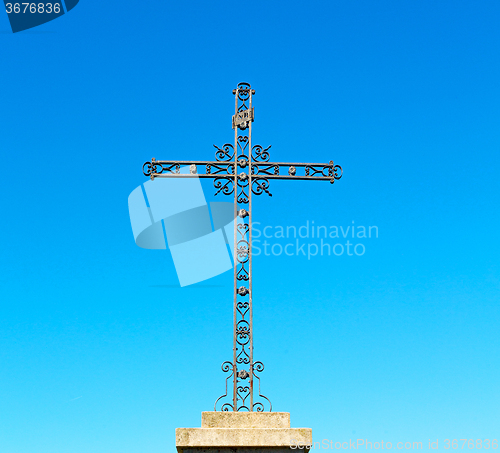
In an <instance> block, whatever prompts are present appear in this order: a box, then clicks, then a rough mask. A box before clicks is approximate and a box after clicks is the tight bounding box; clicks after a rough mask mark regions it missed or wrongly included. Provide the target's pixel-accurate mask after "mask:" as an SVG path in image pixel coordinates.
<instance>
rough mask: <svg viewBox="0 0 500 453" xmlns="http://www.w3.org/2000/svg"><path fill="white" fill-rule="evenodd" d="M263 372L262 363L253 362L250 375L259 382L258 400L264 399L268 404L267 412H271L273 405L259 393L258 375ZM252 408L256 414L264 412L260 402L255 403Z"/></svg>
mask: <svg viewBox="0 0 500 453" xmlns="http://www.w3.org/2000/svg"><path fill="white" fill-rule="evenodd" d="M262 371H264V364H263V363H262V362H254V363H253V365H252V373H253V375H254V377H256V378H257V379H258V380H259V398H264V399H265V400H266V401H267V402H268V403H269V412H272V410H273V405H272V403H271V400H270V399H269V398H268V397H267V396H264V395H262V394H261V393H260V377H259V374H260V373H262ZM253 408H254V409H255V408H256V409H255V410H256V411H257V412H263V411H264V404H262V403H261V402H260V401H257V402H256V403H254V404H253Z"/></svg>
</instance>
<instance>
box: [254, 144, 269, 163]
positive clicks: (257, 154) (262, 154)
mask: <svg viewBox="0 0 500 453" xmlns="http://www.w3.org/2000/svg"><path fill="white" fill-rule="evenodd" d="M271 146H272V145H269V146H268V147H267V148H265V149H263V148H262V146H261V145H255V146H252V159H253V160H254V161H255V162H268V161H269V153H268V150H269V148H271Z"/></svg>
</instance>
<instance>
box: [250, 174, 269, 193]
mask: <svg viewBox="0 0 500 453" xmlns="http://www.w3.org/2000/svg"><path fill="white" fill-rule="evenodd" d="M263 192H265V193H267V194H268V195H269V196H270V197H272V196H273V194H272V193H271V192H269V181H268V180H267V179H266V178H260V177H258V178H252V193H253V194H255V195H261V194H262V193H263Z"/></svg>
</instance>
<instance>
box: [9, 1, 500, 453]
mask: <svg viewBox="0 0 500 453" xmlns="http://www.w3.org/2000/svg"><path fill="white" fill-rule="evenodd" d="M499 24H500V3H499V2H497V1H481V2H472V1H470V2H465V1H457V0H454V1H439V2H435V1H422V0H419V1H413V0H412V1H404V2H400V1H392V2H387V1H377V2H373V1H338V0H334V1H324V2H261V1H254V2H250V3H248V2H247V3H242V4H239V3H236V2H199V1H194V2H175V3H173V2H170V1H153V2H141V1H125V2H103V1H99V2H98V1H90V0H82V1H81V2H80V3H79V4H78V6H77V7H75V8H74V9H73V10H72V11H71V12H69V13H68V14H67V15H65V16H64V17H61V18H59V19H57V20H55V21H53V22H50V23H47V24H45V25H42V26H40V27H37V28H35V29H32V30H30V31H26V32H22V33H18V34H15V35H14V34H12V33H11V32H10V26H9V23H8V19H7V15H6V14H0V31H1V33H0V39H1V41H2V45H1V46H0V49H1V51H0V52H1V62H2V70H1V72H0V85H1V87H2V89H1V97H0V100H1V104H0V105H1V107H0V108H1V134H0V150H1V151H0V156H1V158H0V159H1V168H2V178H1V185H2V196H1V197H0V208H1V213H2V217H1V219H2V221H1V223H0V229H1V230H0V231H1V238H2V248H1V255H0V265H1V273H0V299H1V305H0V307H1V308H0V364H1V366H0V452H1V453H34V452H36V453H88V452H92V453H101V452H102V453H139V452H141V453H142V452H145V451H148V452H158V453H159V452H167V451H169V452H172V451H174V448H175V447H174V445H175V438H174V429H175V428H176V427H182V426H183V427H190V426H191V427H196V426H199V425H200V413H201V411H204V410H211V408H212V407H213V402H214V400H215V399H216V398H217V397H218V396H219V395H220V394H221V393H223V385H224V380H223V379H224V377H223V374H222V372H221V371H220V364H221V363H222V362H223V361H225V360H228V359H230V358H231V348H232V345H231V341H232V334H231V328H232V326H231V322H232V314H231V310H232V276H231V273H230V272H229V273H226V274H223V275H221V276H220V277H217V278H215V279H213V280H210V281H207V282H204V283H203V284H199V285H195V286H193V287H187V288H180V287H178V280H177V277H176V274H175V270H174V266H173V263H172V259H171V257H170V255H169V252H168V251H163V252H162V251H149V250H143V249H140V248H138V247H137V246H136V245H135V244H134V240H133V236H132V231H131V227H130V222H129V218H128V209H127V197H128V195H129V193H130V192H131V191H132V190H133V189H134V188H135V187H137V186H138V185H139V184H141V183H142V182H144V181H145V178H144V177H143V176H142V173H141V167H142V163H143V162H144V161H146V160H149V159H150V158H151V157H153V156H154V157H156V158H164V159H176V158H179V159H189V158H192V159H210V158H212V156H213V151H214V149H213V147H212V144H214V143H215V144H219V145H221V144H223V143H225V142H227V141H230V140H231V139H232V131H231V125H230V121H231V115H232V114H233V109H234V100H233V96H232V94H231V90H232V89H233V88H235V87H236V84H237V83H238V82H240V81H247V82H250V83H251V84H252V86H253V87H254V88H255V90H256V95H255V98H254V101H255V108H256V122H255V126H254V141H255V143H260V144H262V145H268V144H272V145H273V147H272V153H273V154H272V158H273V159H274V160H278V161H287V160H288V161H312V162H314V161H318V162H324V161H329V160H330V159H333V160H334V161H335V162H336V163H339V164H341V165H342V166H343V168H344V177H343V179H342V180H341V181H339V182H337V183H335V185H334V186H331V185H330V184H328V183H311V182H307V183H300V182H291V183H284V182H273V189H274V190H273V197H272V198H269V197H264V196H261V197H260V198H259V199H258V200H256V201H257V203H256V204H255V208H254V216H255V220H257V221H260V222H261V223H262V225H270V226H277V225H283V226H287V225H288V226H289V225H295V226H297V227H299V226H301V225H304V224H305V223H306V222H307V221H309V222H312V221H314V222H315V225H326V226H332V225H337V226H344V228H346V227H347V226H349V225H352V222H353V221H354V222H355V225H366V226H368V225H376V226H377V227H378V231H379V235H378V238H371V239H366V240H363V241H361V240H360V242H363V244H364V245H365V247H366V253H365V254H364V255H363V256H346V255H343V256H339V257H334V256H330V257H328V256H323V257H321V256H317V257H313V258H311V259H310V260H307V258H304V257H303V256H293V257H287V256H284V255H283V256H271V257H265V256H259V257H256V258H255V260H254V271H255V272H254V277H255V283H254V304H255V305H254V323H255V357H256V358H257V359H259V360H262V361H263V362H264V363H265V365H266V370H265V372H264V375H263V382H262V385H263V389H262V390H263V393H265V394H266V395H268V396H269V397H270V398H271V399H272V401H273V404H274V409H275V410H278V411H290V412H291V414H292V415H291V417H292V425H293V426H296V427H298V426H304V427H311V428H313V437H314V440H316V441H319V440H322V439H325V438H326V439H332V440H334V441H346V440H349V439H350V438H351V439H355V438H365V439H368V440H372V441H379V440H384V441H391V442H397V441H405V442H406V441H412V442H413V441H422V442H423V443H424V446H425V445H426V444H427V442H428V439H433V440H435V439H437V438H439V440H440V447H441V442H442V441H443V440H444V439H445V438H469V439H471V438H473V439H478V438H481V439H485V438H490V439H491V438H499V437H500V430H499V427H500V414H499V407H500V393H499V383H500V354H499V348H500V337H499V335H498V331H499V325H500V310H499V299H500V297H499V292H500V265H499V258H498V256H499V252H500V247H499V239H498V225H499V221H500V215H499V209H498V206H499V195H500V183H499V178H498V174H499V170H500V158H499V151H500V127H499V121H500V84H499V80H500V26H499ZM208 192H210V190H208ZM220 201H223V199H220ZM281 243H282V244H284V243H286V240H283V239H281Z"/></svg>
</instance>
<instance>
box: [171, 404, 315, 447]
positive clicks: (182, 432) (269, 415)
mask: <svg viewBox="0 0 500 453" xmlns="http://www.w3.org/2000/svg"><path fill="white" fill-rule="evenodd" d="M175 438H176V446H177V451H178V452H179V453H261V452H265V453H286V452H290V446H295V445H297V444H300V445H311V444H312V430H311V429H310V428H290V414H289V413H288V412H203V413H202V427H201V428H177V429H176V430H175Z"/></svg>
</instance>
